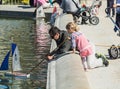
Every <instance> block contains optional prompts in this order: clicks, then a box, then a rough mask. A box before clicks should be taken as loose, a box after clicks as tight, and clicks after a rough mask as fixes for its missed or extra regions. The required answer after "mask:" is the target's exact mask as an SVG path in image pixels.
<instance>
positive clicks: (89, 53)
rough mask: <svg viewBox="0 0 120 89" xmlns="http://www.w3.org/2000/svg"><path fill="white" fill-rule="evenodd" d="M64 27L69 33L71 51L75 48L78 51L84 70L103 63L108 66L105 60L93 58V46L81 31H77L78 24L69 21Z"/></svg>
mask: <svg viewBox="0 0 120 89" xmlns="http://www.w3.org/2000/svg"><path fill="white" fill-rule="evenodd" d="M66 29H67V31H68V33H70V34H71V41H72V48H73V53H74V52H75V50H76V48H77V50H78V51H79V53H80V56H81V59H82V63H83V67H84V70H85V71H86V70H87V69H88V68H95V67H98V66H103V64H104V65H105V66H108V64H109V63H108V61H107V60H101V59H96V58H95V50H94V46H93V45H92V44H91V43H90V42H89V40H88V39H87V38H86V37H85V35H84V34H83V33H81V32H78V26H77V25H76V24H75V23H73V22H69V23H68V24H67V25H66Z"/></svg>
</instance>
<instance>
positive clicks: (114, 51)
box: [109, 45, 119, 59]
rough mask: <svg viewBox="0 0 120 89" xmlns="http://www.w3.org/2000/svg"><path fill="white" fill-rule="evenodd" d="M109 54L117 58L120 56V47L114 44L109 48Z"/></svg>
mask: <svg viewBox="0 0 120 89" xmlns="http://www.w3.org/2000/svg"><path fill="white" fill-rule="evenodd" d="M109 55H110V57H112V58H113V59H117V58H118V55H119V53H118V49H117V47H116V46H115V45H112V46H111V47H110V49H109Z"/></svg>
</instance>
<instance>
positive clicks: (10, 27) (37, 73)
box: [0, 19, 50, 89]
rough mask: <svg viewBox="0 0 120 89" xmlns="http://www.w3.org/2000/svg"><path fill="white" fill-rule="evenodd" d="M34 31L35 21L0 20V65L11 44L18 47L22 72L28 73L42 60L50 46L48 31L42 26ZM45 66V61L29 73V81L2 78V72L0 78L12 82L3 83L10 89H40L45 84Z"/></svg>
mask: <svg viewBox="0 0 120 89" xmlns="http://www.w3.org/2000/svg"><path fill="white" fill-rule="evenodd" d="M35 29H36V28H35V21H32V20H24V19H19V20H15V19H0V58H1V59H0V63H1V62H2V60H3V59H4V56H5V54H6V53H7V51H8V50H9V49H10V46H11V42H15V43H16V44H17V45H18V49H19V51H20V59H21V60H20V61H21V67H22V72H25V73H27V72H29V70H31V69H32V68H33V67H35V66H36V65H37V64H38V63H39V62H40V61H41V60H42V59H43V58H46V57H45V56H44V55H46V53H48V50H49V46H50V41H49V39H48V38H49V35H48V30H47V28H46V26H43V24H41V25H40V26H39V29H38V30H35ZM10 59H11V57H10ZM46 65H47V63H46V61H45V62H43V63H42V64H41V65H40V66H39V67H37V68H36V69H35V70H34V71H33V72H32V73H31V75H32V77H31V78H30V79H19V78H11V77H4V76H3V73H2V72H0V78H2V79H7V80H11V81H12V82H5V83H4V84H5V85H8V86H9V88H10V89H40V87H43V86H45V83H46V74H47V73H46V69H47V66H46ZM0 84H2V83H1V82H0ZM4 84H2V85H4Z"/></svg>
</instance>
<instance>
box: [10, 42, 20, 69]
mask: <svg viewBox="0 0 120 89" xmlns="http://www.w3.org/2000/svg"><path fill="white" fill-rule="evenodd" d="M20 70H22V69H21V65H20V55H19V50H18V47H17V45H16V44H15V43H12V71H20Z"/></svg>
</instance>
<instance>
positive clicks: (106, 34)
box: [63, 0, 120, 89]
mask: <svg viewBox="0 0 120 89" xmlns="http://www.w3.org/2000/svg"><path fill="white" fill-rule="evenodd" d="M102 1H103V2H102V7H101V8H100V9H99V15H98V16H99V19H100V23H99V24H98V25H91V24H87V25H79V26H80V30H81V31H82V32H83V33H84V34H85V35H86V36H87V38H88V39H89V40H90V41H92V42H93V43H94V44H95V45H96V52H98V53H102V54H105V55H108V49H109V48H110V46H111V45H113V44H115V45H116V46H117V45H118V44H120V37H118V36H117V35H116V33H115V32H114V31H113V28H114V24H113V23H112V21H111V20H110V19H109V18H106V13H105V8H106V0H102ZM88 3H89V4H90V5H91V2H88ZM63 22H64V21H63ZM88 23H89V22H88ZM85 73H86V76H87V79H88V82H89V84H90V87H91V89H120V58H118V59H116V60H114V59H113V60H112V59H110V60H109V66H108V67H99V68H95V69H91V70H88V71H87V72H85Z"/></svg>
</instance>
